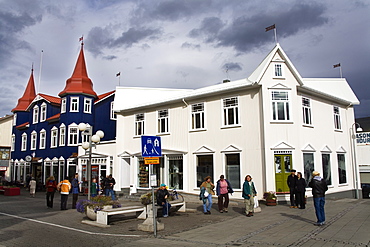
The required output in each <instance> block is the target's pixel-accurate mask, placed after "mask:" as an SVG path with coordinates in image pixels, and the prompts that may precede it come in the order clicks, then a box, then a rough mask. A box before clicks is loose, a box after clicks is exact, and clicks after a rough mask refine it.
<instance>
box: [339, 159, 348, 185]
mask: <svg viewBox="0 0 370 247" xmlns="http://www.w3.org/2000/svg"><path fill="white" fill-rule="evenodd" d="M337 158H338V177H339V183H340V184H345V183H347V170H346V160H345V156H344V154H337Z"/></svg>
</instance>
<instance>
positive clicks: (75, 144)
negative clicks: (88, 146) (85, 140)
mask: <svg viewBox="0 0 370 247" xmlns="http://www.w3.org/2000/svg"><path fill="white" fill-rule="evenodd" d="M73 128H76V130H77V132H76V133H75V134H73V136H75V135H77V141H76V143H71V129H73ZM79 134H80V131H79V130H78V125H77V124H75V123H72V124H70V125H69V126H68V146H78V140H79V138H78V136H79Z"/></svg>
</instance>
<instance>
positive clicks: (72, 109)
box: [69, 97, 80, 112]
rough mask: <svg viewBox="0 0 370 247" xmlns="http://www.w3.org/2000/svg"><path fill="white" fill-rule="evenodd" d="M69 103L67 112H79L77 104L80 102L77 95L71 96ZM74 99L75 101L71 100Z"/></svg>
mask: <svg viewBox="0 0 370 247" xmlns="http://www.w3.org/2000/svg"><path fill="white" fill-rule="evenodd" d="M70 99H71V104H70V107H69V112H79V109H78V108H79V104H80V98H79V97H71V98H70ZM74 100H76V102H73V101H74Z"/></svg>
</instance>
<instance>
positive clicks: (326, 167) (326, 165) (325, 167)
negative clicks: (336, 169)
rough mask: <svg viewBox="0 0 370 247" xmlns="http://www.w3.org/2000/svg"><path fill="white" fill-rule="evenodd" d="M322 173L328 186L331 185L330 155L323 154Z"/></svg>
mask: <svg viewBox="0 0 370 247" xmlns="http://www.w3.org/2000/svg"><path fill="white" fill-rule="evenodd" d="M321 156H322V171H323V174H322V175H323V177H324V179H325V180H326V183H327V184H328V185H331V165H330V154H322V155H321Z"/></svg>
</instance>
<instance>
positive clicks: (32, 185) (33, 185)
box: [29, 177, 37, 197]
mask: <svg viewBox="0 0 370 247" xmlns="http://www.w3.org/2000/svg"><path fill="white" fill-rule="evenodd" d="M36 185H37V183H36V180H35V178H34V177H32V178H31V181H30V183H29V187H30V197H35V194H36Z"/></svg>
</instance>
